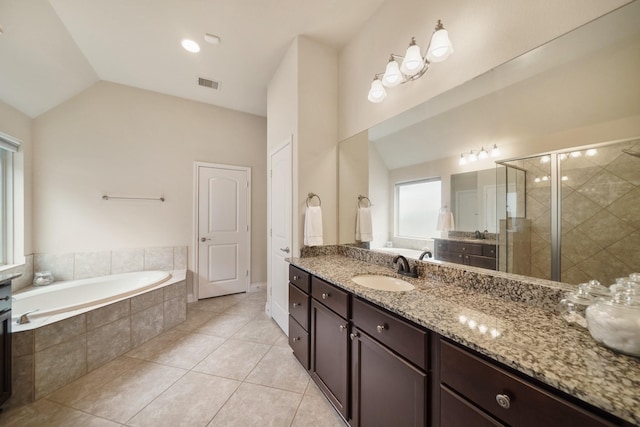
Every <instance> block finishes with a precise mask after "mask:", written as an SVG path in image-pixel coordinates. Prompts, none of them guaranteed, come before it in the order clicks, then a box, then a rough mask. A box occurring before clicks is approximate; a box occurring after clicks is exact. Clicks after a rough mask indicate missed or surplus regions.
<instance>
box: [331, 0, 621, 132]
mask: <svg viewBox="0 0 640 427" xmlns="http://www.w3.org/2000/svg"><path fill="white" fill-rule="evenodd" d="M626 3H629V0H611V1H606V2H603V1H601V0H566V1H562V2H557V1H554V0H541V1H535V2H532V1H528V0H494V1H492V2H491V3H490V4H487V3H486V2H470V1H464V0H456V1H448V2H435V1H429V2H427V1H418V0H394V1H387V2H384V3H383V4H382V5H381V7H380V8H379V9H378V11H377V12H376V14H375V15H374V16H373V17H372V18H371V19H370V20H369V21H368V22H367V24H366V25H365V27H364V28H363V29H362V30H361V31H360V32H359V33H358V34H357V35H356V37H354V38H353V39H352V40H351V41H350V42H349V43H348V44H347V45H346V46H345V47H344V48H343V49H342V50H341V51H340V57H339V93H340V102H339V105H338V112H339V117H340V122H339V132H338V135H339V139H340V140H344V139H346V138H348V137H349V136H352V135H355V134H356V133H357V132H360V131H362V130H364V129H368V128H369V127H371V126H372V125H374V124H377V123H380V122H382V121H383V120H385V119H387V118H389V117H392V116H395V115H397V114H398V113H401V112H403V111H405V110H407V109H409V108H411V107H413V106H416V105H418V104H420V103H422V102H424V101H426V100H428V99H431V98H433V97H434V96H435V95H438V94H440V93H442V92H445V91H446V90H448V89H451V88H453V87H455V86H457V85H459V84H461V83H463V82H465V81H467V80H469V79H471V78H473V77H475V76H477V75H479V74H482V73H484V72H486V71H488V70H490V69H491V68H494V67H496V66H497V65H499V64H502V63H504V62H506V61H508V60H509V59H511V58H514V57H516V56H518V55H520V54H522V53H524V52H527V51H529V50H531V49H533V48H535V47H537V46H539V45H541V44H544V43H545V42H547V41H549V40H551V39H553V38H555V37H558V36H559V35H561V34H564V33H566V32H568V31H570V30H571V29H574V28H576V27H578V26H579V25H582V24H584V23H586V22H589V21H591V20H593V19H594V18H596V17H598V16H601V15H603V14H605V13H606V12H609V11H611V10H613V9H615V8H617V7H619V6H621V5H623V4H626ZM438 19H441V20H442V22H443V23H444V25H445V27H446V28H447V29H448V30H449V34H450V36H451V39H452V42H453V44H454V48H455V53H454V54H453V55H452V56H451V57H450V58H449V59H448V60H447V61H446V62H444V63H440V64H434V65H433V66H432V68H431V69H430V70H429V73H428V75H427V76H425V77H423V78H421V79H420V80H418V81H415V82H412V83H410V84H405V85H401V86H399V87H396V88H394V89H391V90H389V91H388V95H387V98H386V100H385V101H384V102H383V103H381V104H372V103H370V102H369V101H367V93H368V91H369V86H370V84H371V80H372V79H373V76H374V74H376V73H380V72H383V71H384V67H385V65H386V61H387V59H388V57H389V54H390V53H392V52H393V53H397V54H403V53H404V50H405V49H406V46H407V44H408V42H409V40H410V39H411V36H416V40H417V42H418V44H419V45H421V47H422V48H423V49H425V48H426V45H427V43H428V39H429V37H430V36H431V33H432V31H433V28H434V26H435V23H436V21H437V20H438Z"/></svg>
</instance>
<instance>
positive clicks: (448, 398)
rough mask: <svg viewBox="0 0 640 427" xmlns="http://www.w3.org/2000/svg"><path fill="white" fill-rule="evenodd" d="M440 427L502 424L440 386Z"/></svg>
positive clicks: (476, 426)
mask: <svg viewBox="0 0 640 427" xmlns="http://www.w3.org/2000/svg"><path fill="white" fill-rule="evenodd" d="M440 426H441V427H458V426H474V427H493V426H498V427H500V426H504V424H501V423H499V422H498V421H496V420H494V419H493V418H491V417H490V416H489V415H487V414H485V413H484V412H482V411H481V410H479V409H478V408H476V407H475V406H473V405H472V404H470V403H469V402H467V401H466V400H464V399H463V398H461V397H460V396H458V395H457V394H455V393H454V392H452V391H450V390H449V389H448V388H447V387H445V386H440Z"/></svg>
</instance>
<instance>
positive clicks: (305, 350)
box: [289, 316, 309, 370]
mask: <svg viewBox="0 0 640 427" xmlns="http://www.w3.org/2000/svg"><path fill="white" fill-rule="evenodd" d="M289 347H291V349H292V350H293V355H294V356H296V358H297V359H298V360H299V361H300V363H301V364H302V366H304V368H305V369H307V370H309V333H308V332H307V331H305V330H304V329H303V328H302V326H300V325H299V324H298V322H296V320H295V319H294V318H293V317H291V316H289Z"/></svg>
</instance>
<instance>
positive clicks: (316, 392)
mask: <svg viewBox="0 0 640 427" xmlns="http://www.w3.org/2000/svg"><path fill="white" fill-rule="evenodd" d="M304 394H309V395H311V396H322V392H321V391H320V389H319V388H318V386H317V385H316V383H315V382H314V381H313V380H311V381H309V385H308V386H307V389H306V390H305V392H304Z"/></svg>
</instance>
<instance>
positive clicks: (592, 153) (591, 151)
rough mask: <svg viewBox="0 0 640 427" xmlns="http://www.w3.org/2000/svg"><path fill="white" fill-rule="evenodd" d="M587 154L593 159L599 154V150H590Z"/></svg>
mask: <svg viewBox="0 0 640 427" xmlns="http://www.w3.org/2000/svg"><path fill="white" fill-rule="evenodd" d="M585 154H586V155H587V156H589V157H592V156H595V155H596V154H598V150H596V149H595V148H589V149H588V150H587V152H586V153H585Z"/></svg>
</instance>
